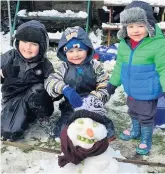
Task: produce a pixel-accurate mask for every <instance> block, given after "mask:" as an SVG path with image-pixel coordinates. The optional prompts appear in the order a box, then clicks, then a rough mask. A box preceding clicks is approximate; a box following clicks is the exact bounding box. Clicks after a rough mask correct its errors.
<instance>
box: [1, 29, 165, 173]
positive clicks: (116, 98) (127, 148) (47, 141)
mask: <svg viewBox="0 0 165 174" xmlns="http://www.w3.org/2000/svg"><path fill="white" fill-rule="evenodd" d="M101 33H102V32H101V31H100V30H98V31H97V36H96V35H94V33H90V37H91V39H92V43H93V44H94V46H95V48H96V47H98V46H99V45H100V44H101ZM9 41H10V39H9V34H7V35H3V32H1V42H0V43H1V47H0V48H1V51H0V52H1V54H2V53H4V52H6V51H7V50H9V49H10V48H11V47H10V46H9ZM47 55H48V58H49V59H50V60H51V62H52V63H53V65H54V67H57V66H58V65H59V63H60V61H59V60H58V58H57V56H56V52H55V48H54V49H51V50H50V51H49V52H48V54H47ZM114 64H115V62H108V61H106V62H105V63H104V67H105V69H106V70H107V71H108V72H109V73H110V72H112V69H113V66H114ZM125 101H126V97H125V94H124V92H123V89H122V87H119V88H118V89H117V90H116V93H115V94H114V95H113V96H112V98H111V100H110V101H109V102H108V103H107V104H106V109H107V111H108V116H109V117H110V118H111V119H112V120H113V122H114V125H115V127H116V134H117V136H118V135H119V132H120V131H122V130H123V129H125V128H127V127H128V126H129V124H130V119H129V116H128V115H127V106H126V104H125ZM58 103H59V102H55V103H54V107H55V111H54V113H53V115H52V117H51V120H50V122H49V123H48V122H45V124H42V125H41V124H40V123H39V122H37V123H35V124H33V125H30V127H29V129H28V130H27V131H26V132H25V138H24V139H22V140H20V141H19V142H23V143H27V144H31V145H36V146H40V147H47V148H52V149H59V144H58V143H57V142H55V141H54V140H53V139H51V138H49V136H48V134H47V132H48V131H49V126H50V124H53V123H54V121H55V119H56V118H57V117H59V115H60V112H59V110H58ZM138 143H139V141H137V140H132V141H128V142H124V141H121V140H119V139H116V140H115V141H113V142H111V144H110V147H112V148H113V149H114V150H117V151H118V152H119V151H120V153H121V154H122V155H123V156H124V157H126V158H133V159H145V160H148V161H152V162H162V163H164V159H165V131H164V130H162V129H160V128H157V129H155V130H154V136H153V148H152V151H151V153H150V155H149V156H137V155H136V154H135V147H136V145H137V144H138ZM47 162H48V163H49V164H48V163H47ZM50 162H51V163H53V164H54V163H57V156H56V155H55V154H52V153H46V152H39V151H31V150H26V152H25V151H24V152H23V151H22V150H21V149H19V148H16V147H10V146H4V145H1V172H2V173H38V172H40V173H42V172H43V168H44V167H46V166H48V165H50ZM55 165H56V164H54V166H55ZM140 170H141V171H142V170H143V172H151V173H153V172H154V173H159V172H161V173H165V169H163V168H158V167H149V166H141V167H140ZM49 171H50V170H49ZM51 172H53V170H51Z"/></svg>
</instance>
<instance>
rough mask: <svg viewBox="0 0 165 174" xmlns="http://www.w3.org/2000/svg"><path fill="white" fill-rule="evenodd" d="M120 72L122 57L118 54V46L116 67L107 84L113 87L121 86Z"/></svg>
mask: <svg viewBox="0 0 165 174" xmlns="http://www.w3.org/2000/svg"><path fill="white" fill-rule="evenodd" d="M121 70H122V55H121V54H120V45H119V48H118V54H117V60H116V65H115V67H114V70H113V72H112V75H111V77H110V80H109V82H110V83H111V84H112V85H113V86H116V87H117V86H120V85H121Z"/></svg>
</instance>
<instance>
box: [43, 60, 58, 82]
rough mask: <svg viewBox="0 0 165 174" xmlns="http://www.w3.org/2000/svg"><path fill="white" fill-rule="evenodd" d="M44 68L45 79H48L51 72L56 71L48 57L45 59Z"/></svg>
mask: <svg viewBox="0 0 165 174" xmlns="http://www.w3.org/2000/svg"><path fill="white" fill-rule="evenodd" d="M43 69H44V78H45V79H47V78H48V77H49V75H50V74H52V73H54V72H55V71H54V67H53V64H52V63H51V62H50V61H49V60H48V59H45V62H44V68H43Z"/></svg>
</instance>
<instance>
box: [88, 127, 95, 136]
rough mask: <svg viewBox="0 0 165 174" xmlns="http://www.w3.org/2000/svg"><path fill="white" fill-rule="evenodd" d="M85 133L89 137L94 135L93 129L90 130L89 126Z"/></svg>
mask: <svg viewBox="0 0 165 174" xmlns="http://www.w3.org/2000/svg"><path fill="white" fill-rule="evenodd" d="M87 135H88V136H89V137H93V136H94V132H93V130H92V129H91V128H88V129H87Z"/></svg>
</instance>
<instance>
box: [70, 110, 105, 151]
mask: <svg viewBox="0 0 165 174" xmlns="http://www.w3.org/2000/svg"><path fill="white" fill-rule="evenodd" d="M104 122H105V121H104V116H101V115H99V114H97V113H94V112H91V111H87V110H79V111H76V112H75V114H74V115H73V118H72V119H71V121H70V124H69V126H68V130H67V135H68V137H69V138H70V140H71V141H72V143H73V145H74V146H80V147H82V148H85V149H89V148H91V147H92V146H93V145H94V144H95V143H96V142H98V141H101V140H102V139H104V138H105V137H106V136H107V129H106V127H105V125H104V124H105V123H104Z"/></svg>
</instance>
